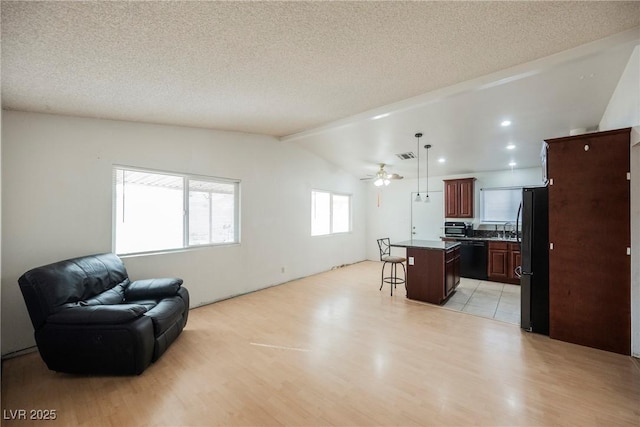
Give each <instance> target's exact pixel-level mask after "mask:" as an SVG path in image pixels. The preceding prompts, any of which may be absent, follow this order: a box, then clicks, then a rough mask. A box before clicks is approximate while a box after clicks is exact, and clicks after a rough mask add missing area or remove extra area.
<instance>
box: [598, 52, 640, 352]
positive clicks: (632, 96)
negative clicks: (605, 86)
mask: <svg viewBox="0 0 640 427" xmlns="http://www.w3.org/2000/svg"><path fill="white" fill-rule="evenodd" d="M634 126H635V128H634V130H633V131H632V132H631V147H630V150H631V354H632V355H634V356H635V357H640V45H639V46H636V48H635V49H634V50H633V53H632V54H631V57H630V58H629V62H628V63H627V66H626V67H625V69H624V71H623V73H622V76H621V77H620V80H619V81H618V85H617V86H616V89H615V91H614V92H613V95H612V96H611V100H610V101H609V105H607V108H606V110H605V112H604V115H603V116H602V120H601V121H600V127H599V128H600V130H601V131H605V130H612V129H620V128H626V127H634Z"/></svg>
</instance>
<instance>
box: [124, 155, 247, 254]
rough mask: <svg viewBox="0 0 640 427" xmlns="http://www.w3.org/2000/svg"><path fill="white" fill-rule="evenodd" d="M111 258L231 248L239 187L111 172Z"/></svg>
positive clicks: (229, 182)
mask: <svg viewBox="0 0 640 427" xmlns="http://www.w3.org/2000/svg"><path fill="white" fill-rule="evenodd" d="M113 178H114V179H113V183H114V191H113V195H114V201H113V208H114V216H113V218H114V239H115V244H114V246H115V252H116V253H118V254H131V253H141V252H155V251H163V250H171V249H180V248H188V247H194V246H201V245H216V244H224V243H237V242H238V241H239V227H238V218H239V216H238V210H239V209H238V207H239V203H238V193H239V191H238V190H239V185H240V184H239V182H238V181H236V180H227V179H219V178H209V177H195V176H190V175H181V174H174V173H165V172H152V171H145V170H140V169H130V168H123V167H116V168H114V170H113Z"/></svg>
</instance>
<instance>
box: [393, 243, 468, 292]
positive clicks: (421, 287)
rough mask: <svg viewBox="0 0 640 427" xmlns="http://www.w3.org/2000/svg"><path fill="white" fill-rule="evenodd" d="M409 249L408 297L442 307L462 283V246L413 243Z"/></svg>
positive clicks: (398, 244) (400, 244)
mask: <svg viewBox="0 0 640 427" xmlns="http://www.w3.org/2000/svg"><path fill="white" fill-rule="evenodd" d="M392 246H397V247H405V248H407V259H408V262H407V283H406V285H407V298H409V299H413V300H417V301H423V302H429V303H432V304H441V303H442V302H443V301H444V300H446V299H447V298H448V297H449V296H450V295H451V294H452V293H453V291H454V290H455V289H456V287H457V286H458V285H459V284H460V244H459V243H457V242H433V241H425V240H412V241H406V242H399V243H394V244H392Z"/></svg>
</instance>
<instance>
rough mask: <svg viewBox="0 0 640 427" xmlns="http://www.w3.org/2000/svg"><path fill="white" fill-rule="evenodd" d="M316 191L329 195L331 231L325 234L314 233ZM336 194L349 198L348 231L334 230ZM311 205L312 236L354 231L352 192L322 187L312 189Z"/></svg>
mask: <svg viewBox="0 0 640 427" xmlns="http://www.w3.org/2000/svg"><path fill="white" fill-rule="evenodd" d="M314 193H324V194H328V195H329V232H328V233H323V234H313V197H314V196H313V195H314ZM334 196H342V197H347V198H348V200H349V219H348V230H347V231H337V232H336V231H333V230H334V225H333V224H334V220H333V214H334V209H333V198H334ZM309 206H310V211H311V212H310V213H311V215H309V216H310V219H311V224H310V226H311V232H310V234H311V237H324V236H335V235H339V234H349V233H352V232H353V194H350V193H343V192H338V191H329V190H320V189H316V188H314V189H311V202H310V203H309Z"/></svg>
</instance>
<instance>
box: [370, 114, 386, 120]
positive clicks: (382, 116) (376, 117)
mask: <svg viewBox="0 0 640 427" xmlns="http://www.w3.org/2000/svg"><path fill="white" fill-rule="evenodd" d="M388 115H389V113H384V114H378V115H377V116H373V117H371V120H378V119H384V118H385V117H387V116H388Z"/></svg>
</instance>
